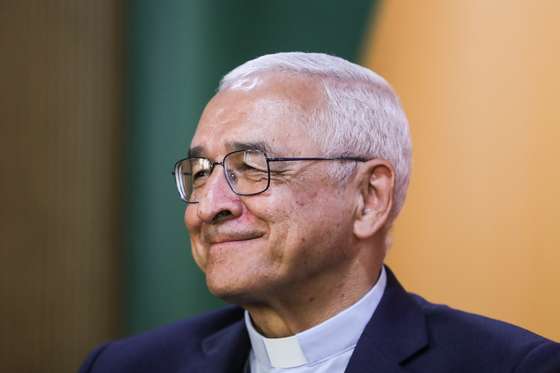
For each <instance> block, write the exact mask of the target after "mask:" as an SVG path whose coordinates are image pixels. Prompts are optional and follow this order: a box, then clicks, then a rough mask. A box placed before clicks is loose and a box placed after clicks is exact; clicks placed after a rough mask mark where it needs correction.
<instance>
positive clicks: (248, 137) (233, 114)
mask: <svg viewBox="0 0 560 373" xmlns="http://www.w3.org/2000/svg"><path fill="white" fill-rule="evenodd" d="M254 79H255V82H254V84H251V85H250V87H251V88H250V89H247V88H243V87H242V88H239V89H235V88H234V89H227V90H224V91H222V92H219V93H218V94H217V95H216V96H214V97H213V98H212V100H210V102H209V103H208V105H207V106H206V108H205V109H204V112H203V113H202V116H201V118H200V121H199V123H198V126H197V130H196V132H195V135H194V137H193V140H192V143H191V149H192V148H197V149H198V150H202V151H203V153H207V154H208V155H219V154H223V153H225V152H228V151H231V150H235V149H231V144H235V143H260V144H265V145H266V146H267V148H268V149H270V150H271V151H272V152H282V153H284V152H286V151H292V152H294V151H295V152H296V153H298V152H299V153H309V152H310V151H315V150H316V149H315V148H316V145H315V142H314V141H313V139H311V138H310V136H309V135H308V131H307V126H306V123H307V122H308V120H309V117H310V114H311V113H312V112H313V111H315V110H317V108H318V107H320V105H323V101H324V99H323V95H322V93H321V90H320V89H319V84H318V82H316V81H314V80H311V79H309V78H302V77H297V76H287V74H278V73H275V74H268V75H261V76H257V77H255V78H254Z"/></svg>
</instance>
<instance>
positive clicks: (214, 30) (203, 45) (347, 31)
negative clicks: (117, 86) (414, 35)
mask: <svg viewBox="0 0 560 373" xmlns="http://www.w3.org/2000/svg"><path fill="white" fill-rule="evenodd" d="M374 4H375V1H372V0H353V1H350V2H344V3H343V2H341V1H336V0H310V1H301V0H300V1H297V0H288V1H262V0H251V1H209V0H190V1H184V0H183V1H179V0H167V1H147V0H143V1H141V0H138V1H129V2H128V7H127V9H128V15H127V17H128V21H127V26H126V28H127V29H126V36H127V45H128V52H127V60H128V62H127V69H126V78H127V87H126V88H127V108H126V112H127V121H126V122H127V123H126V131H125V141H124V142H123V147H124V152H125V158H126V159H125V165H126V167H125V169H126V171H125V179H124V180H125V185H124V187H123V190H124V192H123V203H124V206H125V214H124V225H125V226H124V229H125V239H124V240H125V242H124V244H125V247H126V251H125V258H124V261H123V262H124V263H125V266H126V269H125V271H124V273H126V278H125V279H124V280H125V283H126V285H125V290H126V291H125V294H126V296H125V299H124V302H125V304H124V307H123V309H124V312H125V315H123V316H124V317H123V319H124V320H126V325H125V332H126V333H134V332H138V331H141V330H144V329H147V328H150V327H154V326H156V325H159V324H162V323H166V322H170V321H172V320H175V319H179V318H181V317H184V316H186V315H191V314H194V313H198V312H202V311H204V310H206V309H209V308H212V307H217V306H219V305H220V304H221V302H220V301H219V300H217V299H215V298H213V297H212V296H211V295H210V294H209V293H208V291H207V290H206V287H205V284H204V278H203V276H202V274H201V273H200V271H199V270H198V269H197V268H196V266H195V264H194V262H193V261H192V259H191V256H190V248H189V244H188V237H187V233H186V230H185V227H184V225H183V211H184V205H183V203H182V202H181V201H180V200H179V199H178V197H177V194H176V191H175V186H174V182H173V179H172V177H171V168H172V166H173V163H174V162H175V160H177V159H179V158H181V157H184V155H185V154H186V149H187V148H188V146H189V142H190V138H191V136H192V134H193V132H194V129H195V126H196V123H197V120H198V117H199V115H200V112H201V110H202V109H203V107H204V105H205V103H206V102H207V101H208V100H209V99H210V97H211V96H212V95H213V93H214V92H215V89H216V87H217V84H218V81H219V79H220V78H221V76H223V75H224V74H225V73H227V72H228V71H229V70H231V69H232V68H234V67H235V66H237V65H239V64H241V63H242V62H244V61H246V60H248V59H251V58H253V57H256V56H259V55H262V54H266V53H271V52H277V51H293V50H300V51H321V52H327V53H331V54H335V55H338V56H341V57H344V58H347V59H350V60H356V58H357V56H358V54H359V52H360V47H361V44H362V39H363V35H365V32H366V28H367V27H368V23H369V20H370V17H371V16H372V12H373V5H374Z"/></svg>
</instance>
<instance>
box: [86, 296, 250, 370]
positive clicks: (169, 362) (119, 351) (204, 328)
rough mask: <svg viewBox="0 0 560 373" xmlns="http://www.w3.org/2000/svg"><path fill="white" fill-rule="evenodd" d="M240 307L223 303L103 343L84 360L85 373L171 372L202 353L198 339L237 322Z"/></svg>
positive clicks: (200, 341)
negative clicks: (169, 322)
mask: <svg viewBox="0 0 560 373" xmlns="http://www.w3.org/2000/svg"><path fill="white" fill-rule="evenodd" d="M242 318H243V309H241V308H239V307H235V306H227V307H224V308H221V309H218V310H215V311H211V312H208V313H205V314H202V315H199V316H196V317H193V318H189V319H185V320H180V321H177V322H174V323H172V324H169V325H165V326H162V327H159V328H156V329H153V330H150V331H147V332H144V333H141V334H138V335H135V336H132V337H128V338H125V339H121V340H116V341H112V342H108V343H105V344H103V345H101V346H98V347H97V348H96V349H94V350H93V351H92V352H91V353H90V354H89V356H88V358H87V359H86V360H85V361H84V363H83V364H82V366H81V368H80V373H87V372H104V373H110V372H121V373H124V372H135V373H141V372H152V371H162V372H163V371H165V372H173V371H175V370H177V369H179V367H181V366H184V365H185V363H187V362H188V361H187V360H188V359H195V358H196V356H197V355H201V354H202V341H203V340H204V339H205V338H206V337H208V336H210V335H212V334H214V333H216V332H218V331H220V330H223V329H224V328H227V327H228V326H230V325H233V324H235V323H237V322H240V321H241V320H242Z"/></svg>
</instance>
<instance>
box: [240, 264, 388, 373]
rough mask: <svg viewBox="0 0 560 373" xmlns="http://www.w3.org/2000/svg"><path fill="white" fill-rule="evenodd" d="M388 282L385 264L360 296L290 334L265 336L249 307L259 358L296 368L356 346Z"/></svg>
mask: <svg viewBox="0 0 560 373" xmlns="http://www.w3.org/2000/svg"><path fill="white" fill-rule="evenodd" d="M386 282H387V276H386V274H385V268H384V267H382V269H381V275H380V276H379V279H378V280H377V283H376V284H375V286H373V287H372V288H371V290H369V291H368V292H367V293H366V294H365V295H364V296H363V297H362V298H360V300H358V301H357V302H356V303H354V304H353V305H352V306H350V307H348V308H347V309H345V310H343V311H342V312H340V313H338V314H337V315H335V316H333V317H331V318H330V319H328V320H326V321H323V322H322V323H320V324H319V325H316V326H314V327H312V328H311V329H307V330H304V331H303V332H301V333H297V334H296V335H293V336H290V337H285V338H266V337H264V336H263V335H261V334H260V333H259V332H258V331H257V330H256V329H255V327H254V326H253V323H252V321H251V317H250V316H249V312H247V311H245V325H246V327H247V330H248V332H249V338H250V340H251V347H252V352H253V353H254V354H255V358H256V359H257V360H258V361H259V362H260V363H262V364H264V365H265V366H269V367H273V368H292V367H297V366H301V365H305V364H308V365H313V364H315V363H318V362H320V361H321V360H325V359H328V358H330V357H333V356H335V355H337V354H339V353H342V352H345V351H348V350H349V349H353V348H354V347H355V346H356V344H357V343H358V339H359V338H360V335H361V334H362V332H363V330H364V328H365V327H366V325H367V323H368V321H369V320H370V318H371V317H372V315H373V313H374V312H375V309H376V308H377V305H378V304H379V301H380V300H381V297H382V296H383V292H384V291H385V285H386ZM350 325H351V326H352V327H349V326H350Z"/></svg>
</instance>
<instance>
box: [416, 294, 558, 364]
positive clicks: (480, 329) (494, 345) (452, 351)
mask: <svg viewBox="0 0 560 373" xmlns="http://www.w3.org/2000/svg"><path fill="white" fill-rule="evenodd" d="M411 296H412V298H413V299H414V301H415V302H416V303H417V304H418V305H419V306H420V308H421V309H422V311H423V313H424V315H425V318H426V324H427V330H428V333H429V340H430V349H432V348H433V349H434V350H437V351H439V352H440V353H439V354H438V355H439V356H446V357H447V358H448V359H452V360H457V361H460V360H465V359H467V360H470V361H471V362H472V361H476V362H477V364H478V368H479V369H484V368H488V367H494V368H495V367H500V368H502V369H503V370H502V369H500V370H497V371H504V372H529V371H539V372H541V371H542V372H549V371H550V372H556V373H559V372H560V344H558V343H555V342H552V341H550V340H548V339H546V338H544V337H541V336H539V335H537V334H534V333H532V332H530V331H528V330H526V329H523V328H520V327H518V326H515V325H512V324H509V323H506V322H503V321H499V320H495V319H492V318H489V317H485V316H480V315H476V314H473V313H469V312H464V311H459V310H456V309H453V308H451V307H448V306H446V305H441V304H434V303H430V302H428V301H427V300H425V299H424V298H422V297H420V296H418V295H416V294H411ZM442 352H443V353H442ZM535 364H536V365H535ZM539 364H541V365H542V366H546V365H547V364H548V365H550V367H551V369H553V370H543V369H544V368H542V367H541V365H539ZM524 366H531V367H532V368H531V369H533V370H526V369H525V368H524ZM536 367H539V369H540V370H534V369H535V368H536Z"/></svg>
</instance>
